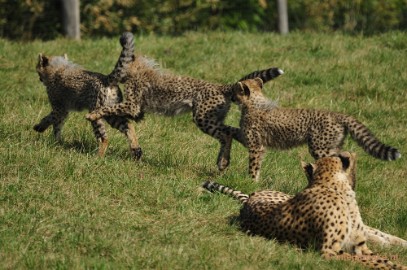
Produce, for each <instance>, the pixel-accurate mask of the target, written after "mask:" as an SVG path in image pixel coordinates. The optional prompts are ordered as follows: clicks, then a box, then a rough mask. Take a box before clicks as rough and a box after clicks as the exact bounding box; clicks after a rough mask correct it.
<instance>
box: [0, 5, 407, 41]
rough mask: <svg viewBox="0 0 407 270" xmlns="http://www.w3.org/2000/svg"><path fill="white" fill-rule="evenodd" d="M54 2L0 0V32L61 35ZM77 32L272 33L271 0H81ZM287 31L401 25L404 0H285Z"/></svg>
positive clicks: (406, 22)
mask: <svg viewBox="0 0 407 270" xmlns="http://www.w3.org/2000/svg"><path fill="white" fill-rule="evenodd" d="M60 5H61V4H60V1H48V0H24V1H15V0H0V6H1V7H2V8H1V9H0V36H3V37H7V38H12V39H21V38H22V39H32V38H42V39H52V38H55V37H57V36H59V35H62V34H63V33H62V25H61V7H60ZM80 5H81V32H82V35H83V36H106V35H108V36H115V35H117V33H121V32H123V31H132V32H134V33H152V32H153V33H160V34H180V33H183V32H185V31H190V30H199V31H207V30H216V29H217V30H230V29H234V30H244V31H248V30H250V31H276V30H277V7H276V1H275V0H200V1H192V0H137V1H133V0H81V1H80ZM288 15H289V16H288V17H289V26H290V29H291V30H307V31H327V32H331V31H342V32H346V33H364V34H372V33H379V32H384V31H388V30H396V29H398V30H406V29H407V0H388V1H382V0H325V1H314V0H290V1H288Z"/></svg>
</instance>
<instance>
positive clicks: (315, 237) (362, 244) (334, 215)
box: [203, 152, 406, 269]
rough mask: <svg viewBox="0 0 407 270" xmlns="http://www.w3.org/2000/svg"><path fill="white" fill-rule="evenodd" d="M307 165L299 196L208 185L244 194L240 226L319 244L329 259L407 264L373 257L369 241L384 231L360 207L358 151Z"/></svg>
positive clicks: (379, 266) (295, 241)
mask: <svg viewBox="0 0 407 270" xmlns="http://www.w3.org/2000/svg"><path fill="white" fill-rule="evenodd" d="M302 166H303V169H304V171H305V173H306V175H307V177H308V178H309V180H311V181H309V183H308V186H307V187H306V188H305V189H304V190H303V191H301V192H299V193H298V194H296V195H295V196H290V195H287V194H285V193H282V192H278V191H272V190H264V191H258V192H254V193H252V194H251V195H250V196H249V195H247V194H244V193H242V192H241V191H237V190H233V189H231V188H229V187H225V186H223V185H220V184H218V183H214V182H211V181H207V182H205V183H204V184H203V187H204V188H206V189H208V190H209V191H212V192H213V191H220V192H222V193H224V194H228V195H231V196H232V197H234V198H236V199H238V200H239V201H240V202H241V203H242V208H241V211H240V215H239V223H240V226H241V228H242V230H244V231H246V232H248V233H249V234H251V235H260V236H264V237H266V238H270V239H276V240H279V241H282V242H289V243H293V244H296V245H298V246H300V247H302V248H306V247H309V246H310V245H314V247H316V248H317V249H319V250H321V254H322V255H323V256H324V257H325V258H329V259H330V258H338V259H345V260H354V261H358V262H361V263H362V264H364V265H366V266H368V267H370V268H374V269H406V267H404V266H401V265H396V264H394V263H392V262H390V261H389V260H387V259H386V258H381V257H378V256H372V255H373V253H372V251H371V250H370V249H369V248H368V246H367V244H366V241H367V240H371V241H373V242H377V241H379V240H378V239H377V238H375V237H374V236H375V234H376V232H380V231H379V230H377V229H373V228H370V227H368V226H365V225H364V224H363V221H362V218H361V215H360V212H359V208H358V205H357V202H356V197H355V192H354V190H353V188H352V185H354V182H355V170H356V158H355V154H350V153H348V152H343V153H340V154H339V156H337V157H324V158H321V159H319V160H317V161H316V162H315V164H306V163H302ZM380 233H381V232H380ZM383 234H384V235H388V234H385V233H383ZM388 236H390V235H388ZM392 237H393V236H392ZM395 238H396V239H397V237H395ZM381 240H383V239H381ZM381 240H380V242H381ZM403 241H404V240H403ZM386 243H389V242H386ZM389 244H396V245H397V244H399V243H395V242H391V243H389Z"/></svg>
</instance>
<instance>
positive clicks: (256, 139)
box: [245, 130, 266, 181]
mask: <svg viewBox="0 0 407 270" xmlns="http://www.w3.org/2000/svg"><path fill="white" fill-rule="evenodd" d="M245 142H246V147H247V148H248V150H249V174H250V176H251V178H252V179H253V180H254V181H259V178H260V168H261V163H262V161H263V157H264V154H265V153H266V149H265V147H264V145H263V144H262V143H261V138H260V135H259V134H258V133H257V132H255V131H254V130H249V131H248V132H247V133H246V134H245Z"/></svg>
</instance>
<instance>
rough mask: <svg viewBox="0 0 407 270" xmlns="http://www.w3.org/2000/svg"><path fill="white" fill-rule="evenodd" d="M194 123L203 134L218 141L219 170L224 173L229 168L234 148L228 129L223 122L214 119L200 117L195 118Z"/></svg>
mask: <svg viewBox="0 0 407 270" xmlns="http://www.w3.org/2000/svg"><path fill="white" fill-rule="evenodd" d="M194 122H195V123H196V125H197V126H198V128H199V129H200V130H201V131H202V132H204V133H206V134H208V135H210V136H212V137H214V138H215V139H218V141H219V143H220V150H219V154H218V158H217V165H218V169H219V170H220V171H223V170H224V169H226V168H227V167H228V166H229V163H230V151H231V148H232V139H233V138H232V136H231V135H230V133H229V132H228V127H227V126H225V125H223V123H221V122H220V123H219V122H218V121H217V119H214V118H213V117H212V118H211V119H207V118H204V117H200V116H194Z"/></svg>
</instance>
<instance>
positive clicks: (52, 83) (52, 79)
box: [34, 35, 141, 159]
mask: <svg viewBox="0 0 407 270" xmlns="http://www.w3.org/2000/svg"><path fill="white" fill-rule="evenodd" d="M120 42H121V43H122V46H123V50H122V52H121V55H120V57H119V60H118V62H117V64H116V67H115V68H114V70H113V71H112V72H111V73H110V74H109V75H103V74H100V73H96V72H92V71H87V70H84V69H83V68H81V67H79V66H78V65H76V64H74V63H72V62H70V61H69V60H68V58H67V56H66V55H65V56H64V57H62V56H51V57H47V56H45V55H43V54H39V56H38V63H37V72H38V75H39V77H40V81H41V82H42V83H43V84H44V86H45V87H46V90H47V94H48V99H49V102H50V103H51V107H52V111H51V113H50V114H49V115H47V116H46V117H44V118H43V119H42V120H41V122H40V123H39V124H37V125H35V126H34V130H35V131H37V132H44V131H45V130H46V129H47V128H48V127H49V126H50V125H53V128H54V132H53V133H54V137H55V138H56V140H58V141H61V130H62V126H63V124H64V120H65V119H66V118H67V116H68V113H69V112H70V111H81V110H83V109H88V110H89V111H92V110H94V109H96V108H98V107H100V106H103V105H113V104H116V103H119V102H121V101H122V100H123V98H122V93H121V91H120V88H119V86H118V81H119V80H120V74H121V70H122V69H123V68H124V67H125V66H126V63H128V62H130V61H132V60H133V59H132V54H130V55H129V52H132V51H133V50H134V43H133V39H132V38H130V39H129V37H128V36H126V35H123V36H122V37H121V41H120ZM104 119H105V120H106V121H107V122H108V123H109V124H110V125H111V126H112V127H113V128H116V129H118V130H119V131H120V132H122V133H124V134H125V135H126V137H127V139H128V141H129V146H130V151H131V154H132V156H133V157H135V158H136V159H138V158H140V156H141V148H140V147H139V145H138V141H137V137H136V133H135V131H134V126H133V125H132V124H130V123H129V121H128V120H127V119H126V118H125V117H120V116H107V117H104ZM91 124H92V127H93V132H94V134H95V136H96V139H97V140H98V141H99V150H98V153H99V156H104V155H105V152H106V148H107V145H108V140H107V135H106V131H105V126H104V123H103V121H102V120H101V119H97V120H94V121H92V122H91Z"/></svg>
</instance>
